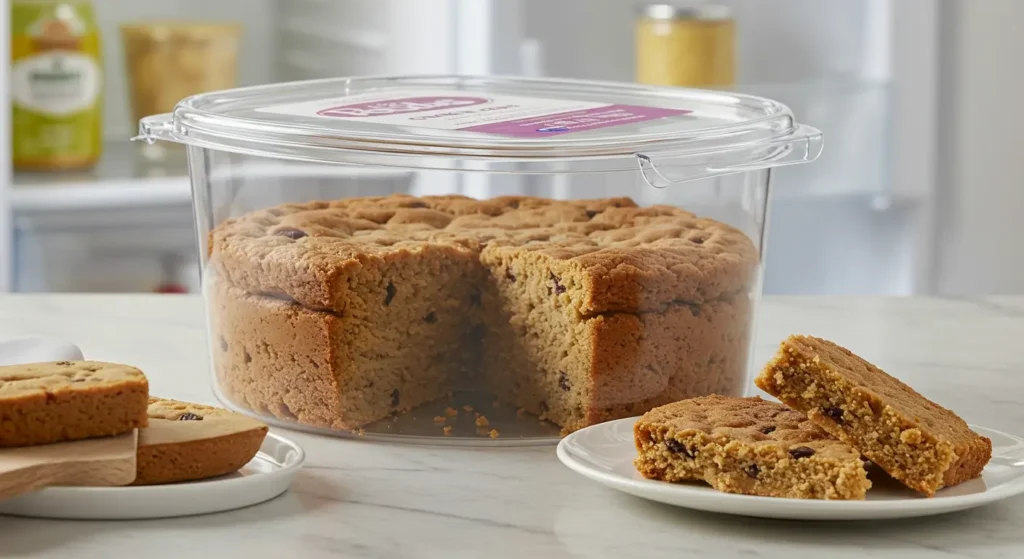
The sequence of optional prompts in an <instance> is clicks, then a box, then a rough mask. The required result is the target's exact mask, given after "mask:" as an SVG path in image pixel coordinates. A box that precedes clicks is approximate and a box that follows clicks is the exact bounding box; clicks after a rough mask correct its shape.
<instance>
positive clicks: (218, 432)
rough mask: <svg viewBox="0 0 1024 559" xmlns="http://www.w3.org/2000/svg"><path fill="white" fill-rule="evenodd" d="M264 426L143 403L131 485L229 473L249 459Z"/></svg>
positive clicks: (207, 409) (179, 405)
mask: <svg viewBox="0 0 1024 559" xmlns="http://www.w3.org/2000/svg"><path fill="white" fill-rule="evenodd" d="M266 435H267V426H266V425H264V424H263V423H260V422H259V421H256V420H255V419H251V418H248V417H246V416H244V415H242V414H238V413H235V412H232V411H228V410H225V409H221V408H215V407H212V406H204V405H201V404H190V403H186V402H178V401H175V400H165V399H162V398H150V400H149V427H147V428H146V429H142V430H140V431H139V450H138V458H137V468H138V474H137V475H136V477H135V482H134V483H133V485H153V484H158V483H174V482H178V481H190V480H197V479H206V478H210V477H215V476H220V475H224V474H229V473H231V472H234V471H237V470H238V469H239V468H241V467H242V466H244V465H245V464H247V463H248V462H249V461H250V460H252V458H253V456H255V455H256V452H257V451H259V449H260V445H262V444H263V438H264V437H266Z"/></svg>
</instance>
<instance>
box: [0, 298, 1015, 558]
mask: <svg viewBox="0 0 1024 559" xmlns="http://www.w3.org/2000/svg"><path fill="white" fill-rule="evenodd" d="M794 332H801V333H811V334H815V335H819V336H823V337H827V338H832V339H835V340H836V341H839V342H841V343H843V344H844V345H847V346H849V347H850V348H851V349H853V350H855V351H857V352H858V353H860V354H862V355H863V356H865V357H866V358H868V359H870V360H873V361H875V362H876V363H878V364H879V365H880V366H882V367H883V368H885V369H888V370H890V371H891V372H893V373H895V374H897V375H898V376H900V377H901V378H903V379H904V380H905V381H907V382H908V383H910V384H911V385H913V386H915V387H916V388H917V389H918V390H919V391H921V392H922V393H924V394H925V395H927V396H929V397H931V398H933V399H935V400H937V401H938V402H940V403H943V404H945V405H947V406H949V407H951V408H953V409H955V410H957V411H958V412H959V413H960V414H961V415H962V416H964V417H965V418H966V419H967V420H968V421H969V422H971V423H976V424H979V425H984V426H987V427H991V428H994V429H998V430H1001V431H1006V432H1009V433H1015V434H1021V433H1024V351H1022V350H1021V345H1022V344H1024V298H1012V297H1010V298H986V299H978V300H952V299H917V298H913V299H889V298H870V297H862V298H830V297H791V298H767V299H766V300H765V303H764V305H763V307H762V311H761V312H760V316H759V328H758V346H757V360H758V362H762V361H764V360H765V359H767V358H768V356H769V355H770V354H771V352H772V351H773V349H774V346H775V344H777V343H778V342H779V340H781V339H782V338H783V337H784V336H785V335H787V334H789V333H794ZM29 334H40V335H51V336H59V337H63V338H67V339H70V340H72V341H74V342H76V343H77V344H79V346H80V347H81V348H82V350H83V351H84V353H85V355H86V357H87V358H90V359H97V360H109V361H119V362H125V363H131V364H133V365H137V366H138V367H140V368H141V369H143V370H144V371H145V372H146V373H147V375H148V376H149V378H150V384H151V390H152V392H153V393H154V394H159V395H164V396H167V397H171V398H178V399H183V400H194V401H200V402H209V403H214V402H215V401H214V399H213V395H212V391H211V389H210V377H209V368H208V364H207V361H206V340H205V335H204V319H203V314H202V302H201V300H200V299H199V298H198V297H192V296H151V295H144V296H130V295H108V296H104V295H88V296H85V295H79V296H76V295H5V296H0V336H7V335H29ZM288 436H290V437H292V438H294V439H295V440H296V441H298V442H299V444H301V445H303V447H305V449H306V450H307V453H308V462H307V467H306V468H305V470H304V471H303V472H301V473H300V475H299V477H298V479H297V481H296V483H295V485H294V486H293V488H292V490H291V491H290V492H289V493H286V494H285V495H283V496H281V497H279V498H277V499H275V500H272V501H270V502H267V503H264V504H262V505H257V506H254V507H250V508H247V509H243V510H239V511H234V512H228V513H222V514H216V515H210V516H202V517H191V518H178V519H169V520H153V521H133V522H69V521H46V520H33V519H22V518H13V517H0V556H3V557H53V558H57V557H75V558H84V557H102V558H109V557H121V556H125V557H128V556H131V557H147V558H149V557H174V558H176V559H181V558H184V557H211V556H223V557H274V556H281V557H284V556H289V557H291V556H296V557H303V558H314V557H328V556H332V557H333V556H338V557H382V558H402V557H444V558H446V559H450V558H454V557H474V558H475V557H481V558H485V557H537V558H541V557H543V558H555V557H588V558H590V557H629V558H633V557H684V556H687V555H690V554H693V555H700V556H705V557H752V558H760V557H763V558H779V559H783V558H785V559H793V558H799V557H807V558H812V559H819V558H822V559H823V558H826V557H827V558H830V559H832V558H837V559H838V558H845V557H851V558H857V559H863V558H864V557H865V556H872V557H890V556H898V557H900V558H901V559H914V558H920V557H979V558H981V557H984V558H997V557H1012V558H1020V557H1024V497H1017V498H1013V499H1009V500H1006V501H1002V502H1000V503H996V504H993V505H990V506H987V507H983V508H980V509H975V510H971V511H966V512H963V513H954V514H950V515H945V516H939V517H933V518H925V519H913V520H905V521H885V522H843V523H828V522H791V521H770V520H759V519H753V518H741V517H730V516H724V515H715V514H708V513H699V512H692V511H687V510H681V509H676V508H673V507H669V506H664V505H659V504H655V503H650V502H647V501H644V500H641V499H637V498H633V497H630V496H627V495H623V494H620V493H617V492H614V491H612V490H610V489H606V488H604V487H602V486H599V485H596V484H594V483H591V482H589V481H587V480H586V479H584V478H582V477H580V476H579V475H577V474H575V473H573V472H571V471H569V470H568V469H567V468H565V467H563V466H562V465H561V464H560V463H559V462H558V460H557V459H556V458H555V452H554V448H553V447H525V448H503V449H480V448H475V449H474V448H461V447H432V446H418V445H417V446H403V445H395V444H381V443H370V442H366V441H351V440H341V439H332V438H324V437H318V436H313V435H306V434H301V433H294V432H289V433H288Z"/></svg>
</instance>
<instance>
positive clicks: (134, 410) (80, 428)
mask: <svg viewBox="0 0 1024 559" xmlns="http://www.w3.org/2000/svg"><path fill="white" fill-rule="evenodd" d="M148 397H149V383H148V382H147V380H146V376H145V375H143V374H142V371H140V370H138V369H136V368H134V367H129V366H127V365H117V364H114V363H101V362H98V361H58V362H54V363H30V364H25V365H8V366H3V367H0V447H9V446H28V445H37V444H48V443H55V442H60V441H70V440H76V439H87V438H91V437H106V436H111V435H117V434H120V433H124V432H126V431H130V430H132V429H134V428H136V427H145V426H146V424H147V418H146V404H147V398H148Z"/></svg>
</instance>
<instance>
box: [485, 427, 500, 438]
mask: <svg viewBox="0 0 1024 559" xmlns="http://www.w3.org/2000/svg"><path fill="white" fill-rule="evenodd" d="M487 436H489V437H490V438H492V439H497V438H498V430H497V429H491V432H490V433H487Z"/></svg>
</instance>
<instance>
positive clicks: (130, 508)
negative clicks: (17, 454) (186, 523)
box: [0, 433, 306, 520]
mask: <svg viewBox="0 0 1024 559" xmlns="http://www.w3.org/2000/svg"><path fill="white" fill-rule="evenodd" d="M305 460H306V453H305V452H303V450H302V448H301V447H299V445H297V444H295V443H294V442H292V441H290V440H288V439H286V438H284V437H281V436H279V435H275V434H274V433H269V434H267V438H266V439H264V440H263V446H261V447H260V451H259V452H258V453H257V454H256V457H255V458H253V459H252V460H251V461H250V462H249V463H248V464H246V465H245V466H243V467H242V469H241V470H239V471H237V472H235V473H233V474H228V475H225V476H221V477H218V478H213V479H207V480H202V481H194V482H185V483H174V484H169V485H148V486H141V487H50V488H48V489H43V490H42V491H38V492H36V493H30V494H28V495H22V496H20V497H15V498H13V499H8V500H5V501H0V514H13V515H17V516H32V517H36V518H69V519H83V520H130V519H141V518H169V517H173V516H189V515H194V514H209V513H212V512H221V511H226V510H233V509H237V508H241V507H247V506H249V505H255V504H257V503H262V502H263V501H267V500H270V499H273V498H274V497H277V496H278V495H280V494H281V493H284V492H285V491H286V490H287V489H288V487H289V486H290V485H291V483H292V480H294V479H295V474H297V473H298V472H299V469H300V468H301V467H302V463H303V462H304V461H305Z"/></svg>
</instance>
